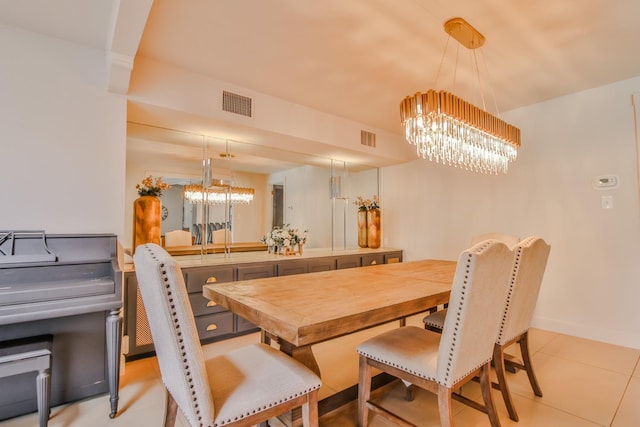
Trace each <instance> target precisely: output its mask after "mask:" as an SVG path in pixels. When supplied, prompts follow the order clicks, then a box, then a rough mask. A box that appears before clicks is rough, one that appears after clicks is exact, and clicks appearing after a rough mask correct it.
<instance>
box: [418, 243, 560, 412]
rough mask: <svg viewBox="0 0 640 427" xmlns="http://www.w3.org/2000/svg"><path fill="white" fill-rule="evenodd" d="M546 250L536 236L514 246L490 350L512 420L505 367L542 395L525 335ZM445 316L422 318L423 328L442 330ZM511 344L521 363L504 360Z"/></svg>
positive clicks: (526, 334)
mask: <svg viewBox="0 0 640 427" xmlns="http://www.w3.org/2000/svg"><path fill="white" fill-rule="evenodd" d="M550 250H551V247H550V246H549V245H548V244H547V243H546V242H545V241H544V240H543V239H541V238H539V237H528V238H526V239H524V240H522V241H521V242H519V243H518V244H516V245H515V247H514V251H515V258H514V264H513V272H512V274H511V276H510V280H509V289H508V292H507V299H506V304H505V308H504V313H503V315H502V322H501V324H500V330H499V332H498V335H497V338H496V343H495V348H494V364H495V367H496V375H497V377H498V386H499V388H500V391H501V393H502V396H503V398H504V401H505V404H506V406H507V410H508V412H509V417H510V418H511V419H512V420H514V421H518V414H517V412H516V410H515V406H514V404H513V399H512V398H511V394H510V392H509V384H508V383H507V381H506V365H511V366H514V367H517V368H520V369H524V370H525V371H526V372H527V375H528V377H529V382H530V384H531V388H532V389H533V391H534V394H535V395H536V396H540V397H541V396H542V390H541V389H540V385H539V384H538V381H537V379H536V377H535V373H534V371H533V365H532V363H531V356H530V354H529V338H528V337H529V335H528V332H529V327H530V325H531V319H532V318H533V312H534V309H535V306H536V301H537V300H538V294H539V292H540V286H541V285H542V278H543V276H544V272H545V270H546V266H547V259H548V258H549V252H550ZM446 316H447V310H441V311H438V312H436V313H433V314H430V315H428V316H427V317H425V318H424V324H425V328H426V329H429V330H431V331H440V330H442V327H443V325H444V323H445V318H446ZM515 342H517V343H519V345H520V352H521V355H522V363H518V362H514V361H509V360H507V359H505V357H504V350H505V348H506V347H508V346H509V345H511V344H513V343H515Z"/></svg>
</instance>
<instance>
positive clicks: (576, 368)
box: [0, 316, 640, 427]
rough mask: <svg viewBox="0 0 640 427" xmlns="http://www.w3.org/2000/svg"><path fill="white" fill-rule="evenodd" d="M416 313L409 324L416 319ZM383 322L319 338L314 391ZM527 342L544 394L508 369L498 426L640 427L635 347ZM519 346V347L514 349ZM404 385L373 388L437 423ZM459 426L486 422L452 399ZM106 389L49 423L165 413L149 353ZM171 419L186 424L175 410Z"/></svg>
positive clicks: (352, 416)
mask: <svg viewBox="0 0 640 427" xmlns="http://www.w3.org/2000/svg"><path fill="white" fill-rule="evenodd" d="M420 319H421V317H418V316H416V317H415V318H411V319H409V322H408V323H409V324H416V325H421V321H420ZM395 326H397V325H396V324H393V325H384V326H380V327H378V328H374V329H370V330H367V331H364V332H360V333H357V334H354V335H350V336H348V337H342V338H339V339H336V340H334V341H331V342H328V343H323V344H321V345H318V346H316V347H314V352H315V354H316V358H317V359H318V363H319V365H320V369H321V371H322V375H323V387H322V389H321V390H320V398H323V397H324V396H327V395H329V394H331V393H333V392H334V391H335V390H341V389H343V388H345V387H347V386H349V385H351V384H355V383H356V382H357V375H358V361H357V356H356V353H355V347H356V346H357V344H358V343H359V342H361V341H363V340H364V339H366V338H368V337H369V336H373V335H375V334H378V333H380V332H381V331H383V330H386V329H388V328H391V327H395ZM258 340H259V334H251V335H246V336H244V337H239V338H235V339H232V340H227V341H223V342H219V343H214V344H209V345H206V346H205V347H204V349H205V355H209V354H216V353H220V352H225V351H228V350H229V349H231V348H234V347H236V346H240V345H245V344H247V343H251V342H257V341H258ZM530 341H531V342H530V347H531V351H532V354H533V361H534V367H535V371H536V374H537V376H538V380H539V382H540V385H541V387H542V391H543V393H544V396H543V397H542V398H539V397H535V396H534V394H533V392H532V391H531V387H530V386H529V383H528V380H527V376H526V374H525V373H523V372H520V373H517V374H510V375H509V381H510V382H509V384H510V386H511V391H512V393H513V395H514V400H515V403H516V409H517V410H518V413H519V415H520V421H519V422H518V423H516V422H513V421H511V420H510V419H509V417H508V415H507V412H506V409H505V406H504V403H503V402H502V399H501V396H500V395H499V393H498V392H494V401H495V402H496V406H497V409H498V412H499V416H500V421H501V423H502V425H503V426H519V427H530V426H544V427H556V426H557V427H595V426H611V427H637V426H640V367H639V366H638V365H639V364H638V361H639V358H640V350H634V349H630V348H625V347H620V346H615V345H610V344H604V343H600V342H596V341H589V340H585V339H581V338H576V337H572V336H568V335H562V334H557V333H553V332H548V331H544V330H539V329H533V330H532V331H531V333H530ZM516 350H517V349H516ZM463 392H464V394H466V395H468V396H470V397H474V398H478V399H480V391H479V387H478V386H477V385H476V384H470V385H467V386H465V388H464V390H463ZM404 393H405V391H404V386H403V385H402V384H401V383H399V382H394V383H391V384H389V385H388V386H386V387H385V388H383V389H381V390H380V391H379V392H376V394H375V395H376V396H377V397H376V398H377V399H378V400H379V402H380V403H381V404H382V405H384V406H385V407H387V408H389V409H390V410H392V411H394V412H401V413H402V414H403V416H404V417H406V418H407V419H408V420H409V421H411V422H413V423H415V424H416V425H418V426H421V427H422V426H425V427H427V426H439V421H438V411H437V399H436V398H435V397H434V396H433V395H431V394H430V393H428V392H425V391H423V390H420V389H417V390H416V394H415V399H414V401H412V402H407V401H405V400H404ZM454 411H455V413H454V421H455V423H456V425H457V426H460V427H461V426H488V425H489V421H488V418H487V416H486V415H485V414H483V413H480V412H478V411H476V410H474V409H471V408H469V407H467V406H465V405H462V404H460V403H458V402H454ZM108 412H109V402H108V396H99V397H97V398H93V399H88V400H84V401H81V402H76V403H73V404H69V405H63V406H58V407H54V408H53V409H52V411H51V418H50V421H49V426H51V427H59V426H66V427H85V426H90V427H103V426H104V427H119V426H136V427H146V426H161V425H162V417H163V414H164V390H163V388H162V385H161V382H160V376H159V369H158V364H157V362H156V359H155V358H146V359H142V360H137V361H133V362H129V363H127V364H126V366H125V372H124V374H123V376H122V377H121V382H120V404H119V412H118V416H117V417H116V418H115V419H113V420H111V419H109V418H108V415H107V414H108ZM320 423H321V425H322V426H331V427H343V426H344V427H346V426H356V425H357V408H356V406H355V404H350V405H347V406H345V407H342V408H339V409H338V410H336V411H334V412H333V413H330V414H326V415H324V416H322V417H321V420H320ZM36 425H37V416H36V414H30V415H26V416H22V417H18V418H14V419H11V420H7V421H4V422H0V427H26V426H29V427H31V426H36ZM369 425H370V426H371V427H385V426H390V425H391V424H390V423H388V422H387V421H386V420H384V419H382V418H381V417H379V416H376V415H372V416H371V418H370V423H369ZM177 426H180V427H183V426H187V424H186V422H185V420H184V418H182V417H181V416H180V415H179V416H178V422H177Z"/></svg>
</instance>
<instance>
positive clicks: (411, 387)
mask: <svg viewBox="0 0 640 427" xmlns="http://www.w3.org/2000/svg"><path fill="white" fill-rule="evenodd" d="M414 390H415V386H414V385H413V384H408V385H407V392H406V393H405V395H404V400H406V401H407V402H412V401H413V398H414Z"/></svg>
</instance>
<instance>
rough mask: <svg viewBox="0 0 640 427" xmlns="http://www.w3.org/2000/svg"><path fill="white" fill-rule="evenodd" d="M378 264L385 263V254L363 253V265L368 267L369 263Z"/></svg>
mask: <svg viewBox="0 0 640 427" xmlns="http://www.w3.org/2000/svg"><path fill="white" fill-rule="evenodd" d="M378 264H384V254H382V253H377V254H367V255H362V266H363V267H367V266H369V265H378Z"/></svg>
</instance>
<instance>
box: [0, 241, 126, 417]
mask: <svg viewBox="0 0 640 427" xmlns="http://www.w3.org/2000/svg"><path fill="white" fill-rule="evenodd" d="M117 254H118V247H117V238H116V236H115V235H112V234H64V235H63V234H45V233H44V232H43V231H0V342H2V341H8V340H13V339H19V338H27V337H31V336H39V335H52V336H53V344H52V359H51V360H52V362H51V363H52V366H51V406H56V405H60V404H63V403H67V402H72V401H75V400H79V399H84V398H87V397H90V396H96V395H99V394H106V393H109V395H110V406H111V412H110V414H109V416H110V417H111V418H113V417H114V416H115V415H116V412H117V409H118V377H119V366H120V365H119V363H120V346H121V330H122V316H121V314H120V311H121V308H122V271H121V270H120V268H119V266H118V255H117ZM35 374H36V373H27V374H21V375H14V376H10V377H5V378H0V420H3V419H7V418H12V417H15V416H18V415H22V414H26V413H30V412H35V411H37V402H36V391H35V379H34V378H35Z"/></svg>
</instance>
